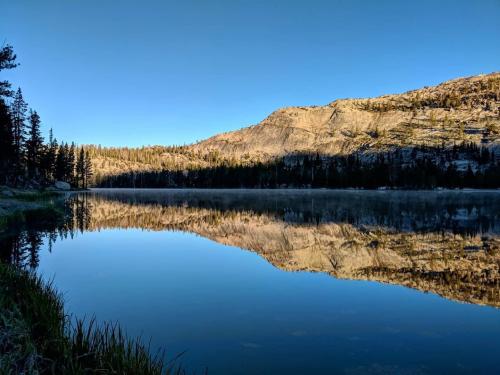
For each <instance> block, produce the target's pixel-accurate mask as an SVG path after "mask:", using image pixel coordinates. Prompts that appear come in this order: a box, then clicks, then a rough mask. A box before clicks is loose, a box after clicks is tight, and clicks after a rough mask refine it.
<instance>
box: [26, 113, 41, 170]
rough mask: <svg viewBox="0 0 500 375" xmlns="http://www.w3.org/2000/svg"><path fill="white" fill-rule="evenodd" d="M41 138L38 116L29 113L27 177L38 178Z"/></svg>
mask: <svg viewBox="0 0 500 375" xmlns="http://www.w3.org/2000/svg"><path fill="white" fill-rule="evenodd" d="M42 152H43V138H42V135H41V134H40V116H39V115H38V113H37V112H36V111H30V115H29V126H28V139H27V141H26V166H27V168H28V177H29V178H35V177H38V176H39V173H40V167H41V164H42V163H41V162H42V157H43V155H42Z"/></svg>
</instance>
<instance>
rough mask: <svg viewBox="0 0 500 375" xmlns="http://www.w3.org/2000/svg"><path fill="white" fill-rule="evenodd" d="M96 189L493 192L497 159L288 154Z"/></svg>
mask: <svg viewBox="0 0 500 375" xmlns="http://www.w3.org/2000/svg"><path fill="white" fill-rule="evenodd" d="M95 184H96V185H97V186H100V187H116V188H120V187H132V188H161V187H199V188H284V187H288V188H290V187H292V188H310V187H313V188H320V187H327V188H369V189H373V188H378V187H387V188H407V189H413V188H417V189H431V188H436V187H445V188H463V187H467V188H498V187H500V160H499V159H498V158H497V155H496V154H495V153H494V152H493V151H492V150H489V149H488V148H485V147H478V146H477V145H475V144H468V143H463V144H461V145H456V146H454V147H451V148H445V147H441V148H439V147H438V148H430V147H415V148H413V149H411V150H402V149H399V150H396V151H393V152H390V153H389V152H386V153H381V154H378V155H369V156H367V155H360V154H353V155H349V156H324V155H320V154H304V155H290V156H285V157H282V158H279V159H276V160H274V161H272V162H269V163H256V164H253V165H234V164H223V165H218V166H214V167H209V168H195V169H186V170H174V171H171V170H162V171H147V172H127V173H123V174H120V175H115V176H99V178H97V179H96V180H95Z"/></svg>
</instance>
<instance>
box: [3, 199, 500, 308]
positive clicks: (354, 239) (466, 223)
mask: <svg viewBox="0 0 500 375" xmlns="http://www.w3.org/2000/svg"><path fill="white" fill-rule="evenodd" d="M499 215H500V194H497V193H471V192H469V193H468V192H461V193H460V192H451V193H450V192H427V193H425V194H422V193H418V192H383V193H381V192H329V191H315V192H306V193H305V192H293V191H285V192H283V191H267V192H262V191H258V192H255V191H199V190H198V191H186V190H180V191H169V192H168V194H166V193H165V192H164V191H154V190H153V191H134V192H133V193H131V192H130V191H112V190H110V191H97V192H92V193H85V194H76V195H73V196H72V197H71V198H70V199H69V200H68V202H67V207H66V216H65V220H64V222H62V223H50V225H48V226H46V227H45V228H40V226H39V225H38V226H37V225H35V224H34V223H33V222H31V223H30V222H29V221H28V222H27V223H26V226H25V227H24V228H23V230H21V231H20V232H18V233H15V234H12V235H10V236H7V237H5V238H4V239H3V240H2V241H1V242H0V244H1V245H0V246H1V254H2V258H3V259H4V260H7V261H10V262H12V263H15V264H18V265H20V266H23V267H31V268H34V267H36V265H37V262H38V256H37V252H38V248H39V247H40V245H41V244H42V242H43V239H44V238H47V239H48V242H49V244H51V243H53V242H54V241H55V240H56V239H57V238H59V237H63V238H65V237H67V236H74V235H75V233H77V232H83V231H99V230H102V229H110V228H122V229H124V228H125V229H126V228H140V229H145V230H152V231H165V230H172V231H183V232H190V233H194V234H197V235H200V236H203V237H205V238H209V239H211V240H213V241H216V242H218V243H221V244H226V245H231V246H237V247H240V248H243V249H247V250H250V251H253V252H255V253H257V254H259V255H260V256H261V257H263V258H265V259H266V260H267V261H268V262H270V263H271V264H273V265H274V266H275V267H278V268H280V269H282V270H286V271H310V272H323V273H327V274H329V275H331V276H333V277H336V278H345V279H356V280H374V281H379V282H384V283H391V284H398V285H404V286H407V287H411V288H415V289H418V290H421V291H425V292H433V293H436V294H438V295H441V296H443V297H445V298H449V299H453V300H459V301H465V302H470V303H475V304H485V305H491V306H496V307H498V306H500V274H499V268H500V235H499V234H500V217H499Z"/></svg>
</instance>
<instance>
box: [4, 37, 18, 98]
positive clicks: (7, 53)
mask: <svg viewBox="0 0 500 375" xmlns="http://www.w3.org/2000/svg"><path fill="white" fill-rule="evenodd" d="M16 66H17V63H16V55H15V53H14V49H13V48H12V46H10V45H6V46H3V47H2V49H0V71H2V70H4V69H13V68H15V67H16ZM12 94H13V93H12V91H11V90H10V83H9V82H8V81H0V99H1V98H2V96H11V95H12Z"/></svg>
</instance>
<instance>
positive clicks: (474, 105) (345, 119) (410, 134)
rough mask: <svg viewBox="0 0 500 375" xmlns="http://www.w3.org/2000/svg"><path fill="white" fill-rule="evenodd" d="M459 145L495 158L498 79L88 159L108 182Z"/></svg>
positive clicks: (348, 102) (275, 118) (305, 112)
mask: <svg viewBox="0 0 500 375" xmlns="http://www.w3.org/2000/svg"><path fill="white" fill-rule="evenodd" d="M464 142H465V143H467V144H470V143H473V144H476V145H478V146H479V145H480V146H484V147H487V148H489V149H490V150H497V154H498V153H500V150H499V149H498V148H499V146H500V73H492V74H487V75H479V76H474V77H468V78H459V79H454V80H451V81H447V82H444V83H442V84H440V85H437V86H432V87H425V88H421V89H418V90H413V91H408V92H406V93H402V94H395V95H384V96H380V97H377V98H371V99H339V100H335V101H334V102H332V103H329V104H327V105H319V106H301V107H288V108H281V109H278V110H276V111H274V112H273V113H271V114H270V115H269V116H268V117H267V118H265V119H264V120H262V121H261V122H260V123H258V124H255V125H252V126H249V127H246V128H243V129H239V130H235V131H230V132H226V133H222V134H217V135H215V136H213V137H211V138H208V139H206V140H203V141H200V142H198V143H195V144H192V145H187V146H182V147H175V148H169V147H162V146H150V147H144V148H142V149H141V150H135V151H134V152H131V150H129V149H127V148H123V149H119V148H117V149H112V150H101V151H99V150H94V152H93V153H92V155H93V156H92V158H93V165H94V169H95V173H96V175H99V176H110V175H119V174H121V173H129V172H132V171H134V172H140V171H142V172H144V171H159V170H185V169H193V168H208V167H210V166H214V165H217V162H215V160H218V162H221V161H226V162H231V164H237V165H245V164H248V163H255V162H257V161H261V162H267V161H270V160H273V159H275V158H279V157H283V156H286V155H296V154H314V155H316V154H320V155H323V156H325V157H327V156H338V155H349V154H358V155H360V156H361V157H363V156H365V157H366V158H368V159H369V158H370V155H371V156H373V155H376V154H378V153H388V152H393V151H394V150H396V149H398V150H406V151H408V152H409V150H411V149H412V148H415V147H421V146H422V147H427V148H437V147H446V148H450V147H452V146H453V145H458V144H462V143H464ZM135 153H138V154H141V155H143V156H144V157H142V158H138V155H135ZM146 156H147V157H146ZM469 162H472V161H469Z"/></svg>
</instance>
